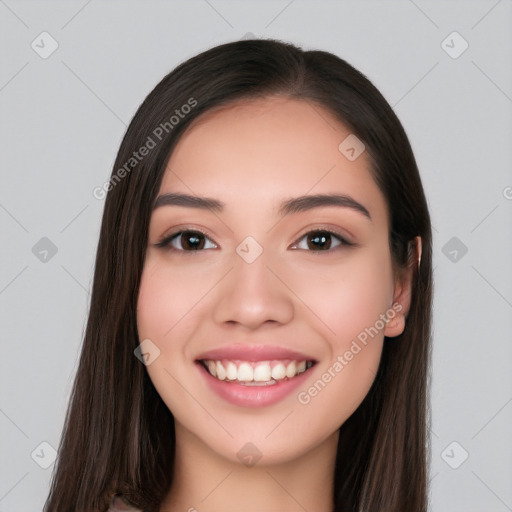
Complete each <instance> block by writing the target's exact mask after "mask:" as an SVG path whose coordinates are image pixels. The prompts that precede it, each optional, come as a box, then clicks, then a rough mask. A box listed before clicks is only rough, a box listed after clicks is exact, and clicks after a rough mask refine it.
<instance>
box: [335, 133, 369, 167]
mask: <svg viewBox="0 0 512 512" xmlns="http://www.w3.org/2000/svg"><path fill="white" fill-rule="evenodd" d="M365 149H366V146H365V145H364V144H363V141H362V140H361V139H359V138H358V137H357V136H356V135H354V134H353V133H351V134H350V135H349V136H348V137H346V138H345V139H344V140H342V141H341V143H340V145H339V146H338V150H339V151H340V153H341V154H342V155H343V156H344V157H345V158H346V159H347V160H350V161H351V162H353V161H354V160H357V159H358V158H359V157H360V156H361V154H362V153H363V152H364V150H365Z"/></svg>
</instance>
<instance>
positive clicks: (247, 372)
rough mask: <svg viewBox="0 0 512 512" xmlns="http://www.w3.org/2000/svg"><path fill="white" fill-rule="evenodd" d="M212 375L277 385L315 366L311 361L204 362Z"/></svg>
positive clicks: (220, 378)
mask: <svg viewBox="0 0 512 512" xmlns="http://www.w3.org/2000/svg"><path fill="white" fill-rule="evenodd" d="M204 363H205V365H206V367H207V368H208V371H209V372H210V374H211V375H213V376H214V377H216V378H217V379H219V380H232V381H239V382H241V383H248V382H266V383H275V381H278V380H283V379H285V378H286V377H288V378H292V377H295V376H296V375H298V374H299V373H302V372H304V371H306V369H307V368H310V367H311V366H313V363H312V362H311V361H289V360H288V361H258V362H253V361H226V360H223V361H214V360H211V359H210V360H206V361H204Z"/></svg>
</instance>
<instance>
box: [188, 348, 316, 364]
mask: <svg viewBox="0 0 512 512" xmlns="http://www.w3.org/2000/svg"><path fill="white" fill-rule="evenodd" d="M222 359H229V360H236V359H238V360H241V361H252V362H255V361H269V360H272V359H293V360H295V361H313V362H316V360H315V358H314V357H311V356H309V355H306V354H303V353H301V352H298V351H296V350H291V349H289V348H285V347H279V346H277V345H243V344H233V345H225V346H223V347H218V348H214V349H211V350H208V351H207V352H203V353H202V354H201V355H200V356H199V357H197V358H196V360H197V361H204V360H213V361H219V360H222Z"/></svg>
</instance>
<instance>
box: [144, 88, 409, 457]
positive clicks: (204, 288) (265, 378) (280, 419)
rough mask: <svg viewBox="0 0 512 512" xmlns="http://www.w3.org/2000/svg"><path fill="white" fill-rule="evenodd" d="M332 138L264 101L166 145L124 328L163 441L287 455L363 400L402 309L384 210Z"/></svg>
mask: <svg viewBox="0 0 512 512" xmlns="http://www.w3.org/2000/svg"><path fill="white" fill-rule="evenodd" d="M348 135H350V131H349V130H348V129H347V128H346V127H344V126H343V125H342V124H340V122H338V121H337V120H336V119H335V118H334V117H333V115H332V114H330V113H329V112H328V111H327V110H325V109H323V108H322V107H319V106H316V105H315V106H314V107H313V106H312V104H311V103H309V102H303V101H298V100H292V99H287V98H283V97H272V98H266V99H257V100H251V101H245V102H243V103H242V102H240V103H237V104H235V105H234V106H230V107H224V108H222V109H218V110H215V111H211V112H209V113H206V114H204V115H203V116H202V117H200V118H198V119H197V120H196V121H195V122H194V123H193V124H192V125H191V126H190V128H189V129H188V130H187V132H186V133H185V134H184V136H183V137H182V138H181V140H180V142H179V143H178V145H177V146H176V148H175V150H174V151H173V154H172V156H171V158H170V160H169V164H168V167H167V169H166V172H165V175H164V178H163V181H162V185H161V189H160V192H159V197H160V199H159V201H158V206H157V207H156V208H155V209H154V211H153V213H152V217H151V222H150V229H149V240H148V248H147V255H146V261H145V267H144V270H143V275H142V281H141V287H140V294H139V299H138V305H137V323H138V332H139V338H140V341H141V342H142V341H143V340H149V341H145V342H144V343H145V345H144V346H145V347H146V349H147V350H148V351H149V353H150V354H151V356H150V361H151V362H150V364H148V365H147V366H146V369H147V371H148V374H149V376H150V378H151V380H152V382H153V383H154V385H155V388H156V390H157V391H158V393H159V394H160V396H161V397H162V399H163V401H164V402H165V403H166V405H167V406H168V407H169V409H170V410H171V412H172V413H173V415H174V418H175V422H176V432H177V436H178V439H179V438H180V437H181V439H182V440H183V441H184V442H185V440H187V442H190V443H192V444H194V445H195V446H196V447H202V448H203V449H205V450H207V451H208V452H209V453H211V454H214V455H215V456H220V457H224V458H226V459H229V460H232V461H234V462H240V461H242V462H244V460H243V458H244V457H246V456H251V455H256V456H259V454H261V455H262V459H261V463H263V462H267V463H269V464H274V463H279V462H285V461H291V460H293V459H295V458H297V457H300V456H302V455H304V454H306V453H308V452H309V451H311V450H313V449H314V448H316V447H319V446H321V445H322V444H324V443H326V442H328V441H329V440H332V439H337V437H336V436H337V430H338V429H339V427H340V426H341V425H342V424H343V423H344V422H345V420H346V419H347V418H349V417H350V416H351V414H352V413H353V412H354V411H355V409H356V408H357V407H358V406H359V405H360V403H361V402H362V400H363V399H364V397H365V396H366V394H367V393H368V391H369V388H370V386H371V384H372V382H373V380H374V377H375V374H376V372H377V368H378V365H379V360H380V356H381V352H382V348H383V343H384V335H386V336H396V335H398V334H400V332H401V327H400V322H399V321H398V319H399V318H400V317H401V313H400V309H402V307H403V306H402V305H401V304H399V303H398V302H397V297H398V294H399V292H400V290H399V287H398V285H397V284H396V282H395V278H394V274H393V270H392V261H391V255H390V251H389V239H388V231H389V219H388V214H387V208H386V202H385V199H384V196H383V195H382V193H381V192H380V190H379V189H378V187H377V185H376V183H375V182H374V180H373V178H372V175H371V172H370V166H369V159H368V158H367V155H366V154H365V153H364V152H363V153H362V154H361V155H360V156H359V157H358V158H356V159H355V160H354V159H353V158H352V159H348V158H347V157H346V156H345V155H346V154H347V153H343V152H341V151H340V150H339V149H338V146H339V145H340V143H341V142H342V141H343V140H344V139H345V138H346V137H347V136H348ZM348 154H349V155H350V152H349V153H348ZM350 156H352V155H350ZM313 196H316V198H313ZM298 198H302V199H298ZM212 374H215V376H213V375H212ZM248 443H250V444H248Z"/></svg>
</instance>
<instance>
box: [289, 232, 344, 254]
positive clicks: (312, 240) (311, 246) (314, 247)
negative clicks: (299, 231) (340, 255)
mask: <svg viewBox="0 0 512 512" xmlns="http://www.w3.org/2000/svg"><path fill="white" fill-rule="evenodd" d="M343 245H347V246H352V245H354V244H353V243H351V242H349V241H348V240H346V239H345V238H343V237H342V236H340V235H338V234H335V233H332V232H331V231H327V230H316V231H310V232H309V233H306V234H305V235H304V236H303V237H302V238H300V239H299V241H298V242H296V243H295V244H294V245H292V246H291V248H292V249H303V250H309V251H317V252H318V251H329V250H333V249H337V248H338V247H341V246H343Z"/></svg>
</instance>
